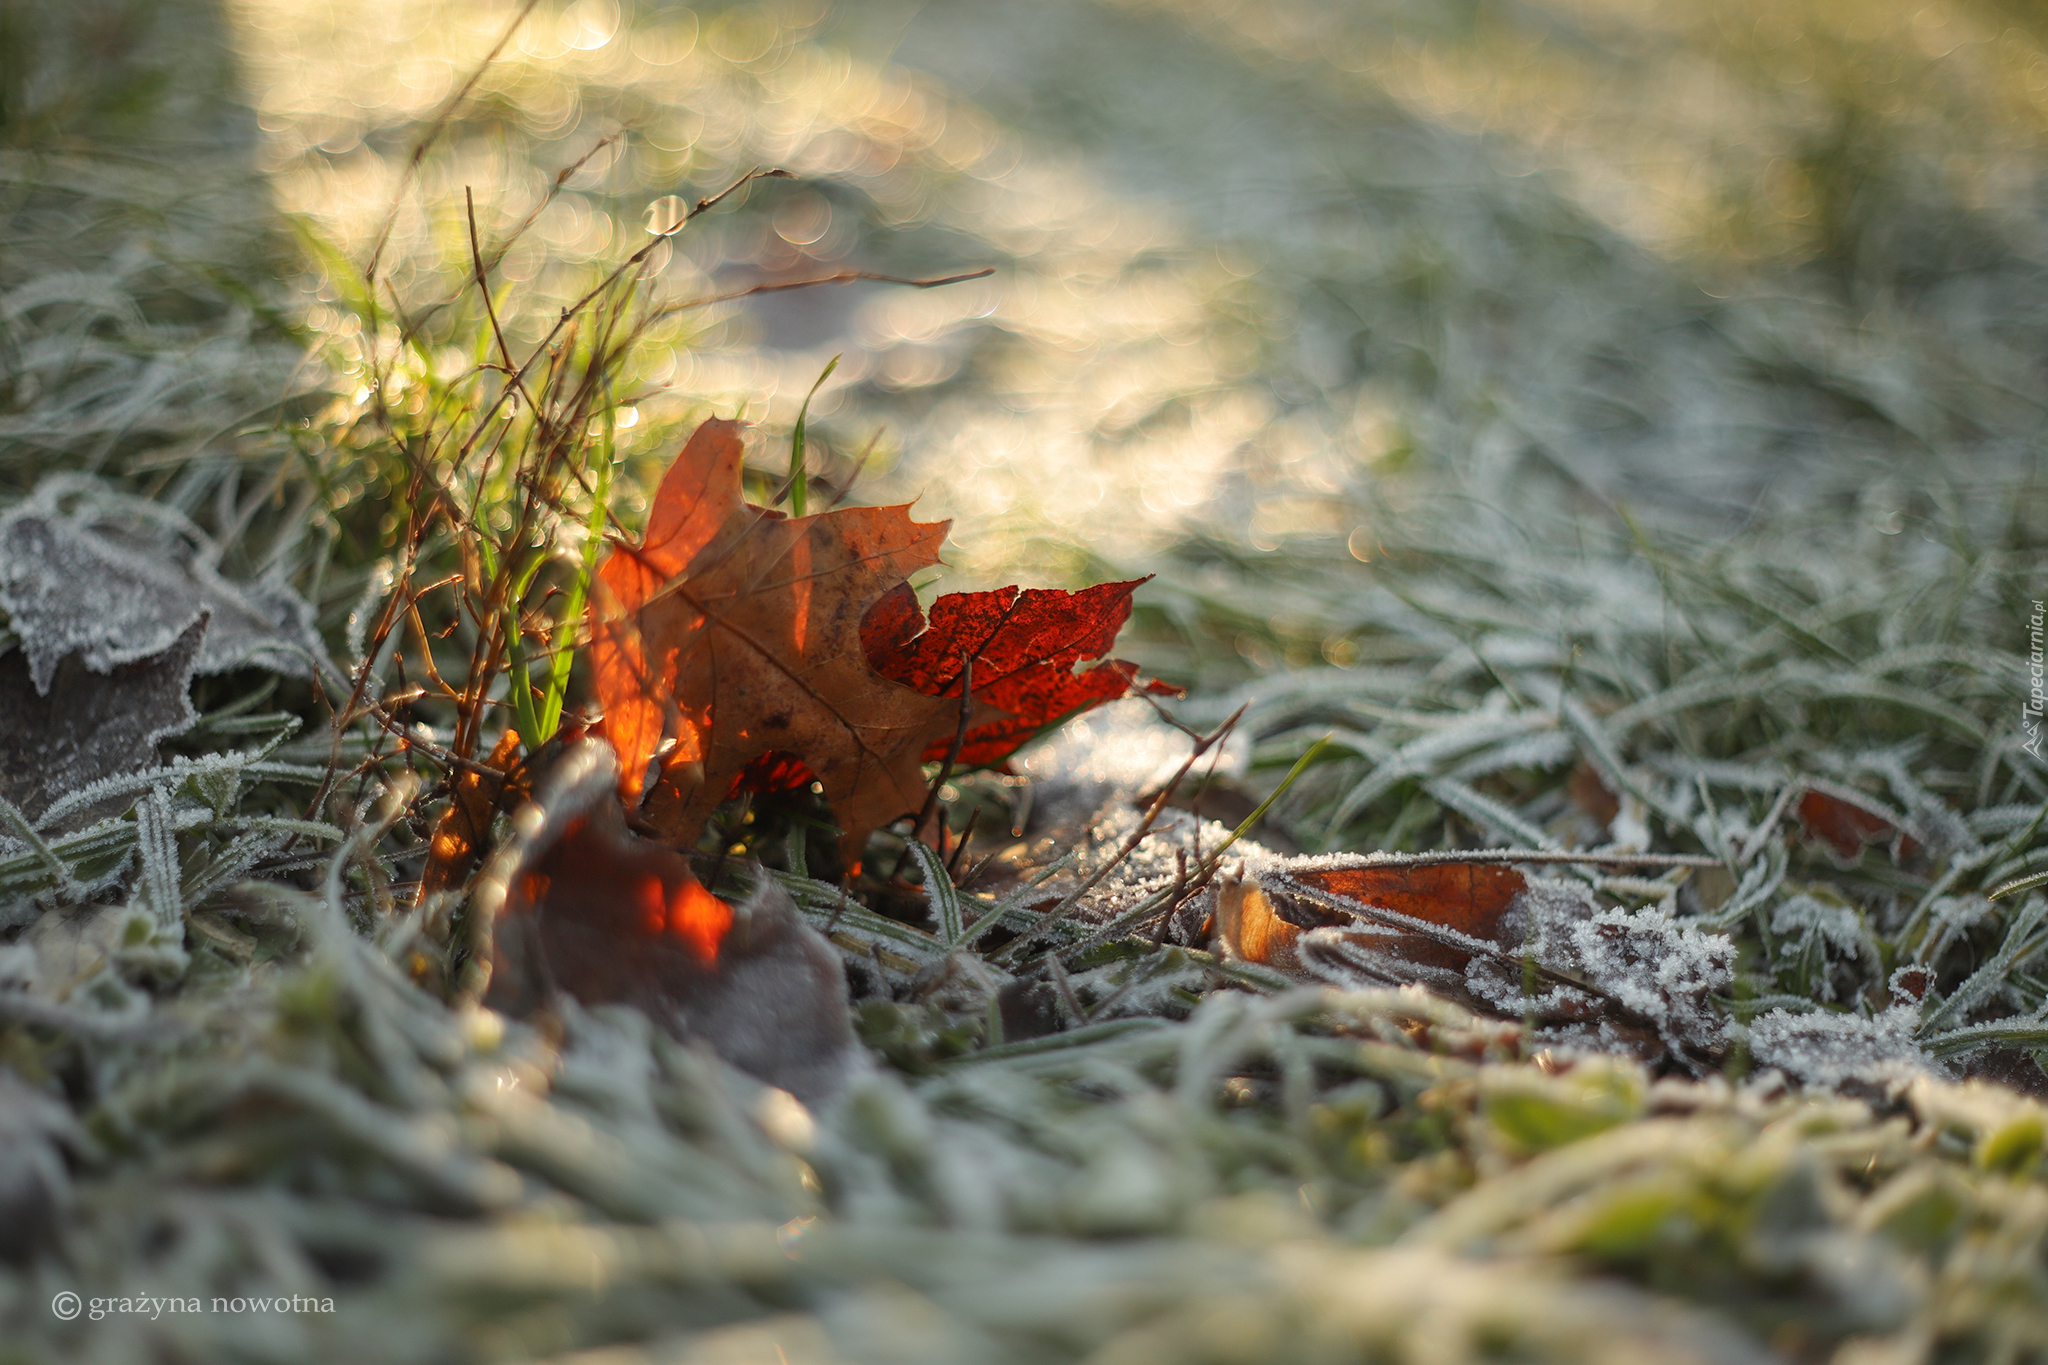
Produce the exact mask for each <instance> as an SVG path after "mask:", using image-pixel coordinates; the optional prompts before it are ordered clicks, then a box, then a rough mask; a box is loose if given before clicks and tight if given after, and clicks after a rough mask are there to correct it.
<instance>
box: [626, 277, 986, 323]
mask: <svg viewBox="0 0 2048 1365" xmlns="http://www.w3.org/2000/svg"><path fill="white" fill-rule="evenodd" d="M995 273H996V268H995V267H994V266H992V265H985V266H983V267H982V268H981V269H979V270H969V271H965V272H963V273H961V274H958V275H940V276H937V277H935V278H932V279H924V280H913V279H909V278H906V277H905V276H902V275H879V274H876V273H875V272H874V271H872V270H842V271H840V272H839V273H838V274H837V275H820V276H817V277H815V278H813V279H808V280H776V281H771V282H769V283H766V284H755V285H749V286H748V287H747V288H745V289H735V290H733V291H731V292H730V293H725V294H706V295H704V296H703V297H702V298H696V299H686V300H684V301H683V302H681V303H672V304H670V305H668V306H667V307H666V308H662V309H660V310H658V311H657V312H655V313H654V314H653V316H655V317H657V318H665V317H668V316H670V315H672V314H675V313H686V312H688V311H689V310H690V309H692V308H708V307H710V306H711V305H712V304H714V303H731V302H733V301H734V300H736V299H746V298H752V297H753V296H754V295H756V294H775V293H780V292H781V291H782V290H785V289H812V288H816V287H817V286H819V285H825V284H859V283H860V282H862V281H863V280H865V281H869V282H872V283H875V284H900V285H904V286H907V287H908V288H911V289H937V288H939V287H940V286H941V285H947V284H962V283H964V282H966V281H968V280H985V279H987V278H988V277H989V276H990V275H993V274H995Z"/></svg>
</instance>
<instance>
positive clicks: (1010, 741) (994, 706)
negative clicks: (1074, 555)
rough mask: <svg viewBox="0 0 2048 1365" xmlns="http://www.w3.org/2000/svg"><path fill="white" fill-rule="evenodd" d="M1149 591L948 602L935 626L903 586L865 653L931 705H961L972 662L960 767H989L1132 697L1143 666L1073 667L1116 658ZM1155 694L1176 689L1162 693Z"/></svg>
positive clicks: (1123, 588) (956, 596) (939, 744)
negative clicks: (1093, 710)
mask: <svg viewBox="0 0 2048 1365" xmlns="http://www.w3.org/2000/svg"><path fill="white" fill-rule="evenodd" d="M1147 581H1148V580H1147V579H1144V578H1134V579H1131V580H1130V581H1128V582H1124V583H1100V584H1097V585H1096V586H1095V587H1092V588H1083V589H1082V590H1081V591H1079V592H1065V591H1062V590H1060V589H1058V588H1021V589H1020V588H1014V587H1010V588H997V589H995V590H994V591H993V592H956V593H948V594H947V595H946V596H944V597H941V598H940V599H939V600H938V601H936V602H934V603H932V611H931V619H930V621H929V623H927V622H926V620H925V618H924V616H923V614H922V613H921V612H919V610H918V607H917V597H916V595H915V594H914V593H913V592H912V591H911V590H910V587H909V585H908V584H904V585H902V586H900V587H898V588H896V589H894V590H893V591H891V592H889V593H887V594H886V595H884V596H883V597H882V599H881V600H880V601H878V602H877V603H875V605H874V606H873V607H872V608H871V609H870V610H869V612H868V614H867V618H866V619H865V620H863V621H862V622H861V646H862V648H863V649H864V650H865V652H866V653H867V657H868V666H869V667H870V668H872V669H874V670H875V672H877V673H879V674H881V675H882V676H883V677H885V678H889V679H891V680H893V681H895V682H900V683H902V684H904V685H905V686H908V687H914V688H916V689H917V690H918V691H919V692H922V693H924V694H925V695H926V696H930V697H957V696H959V695H960V687H961V683H962V680H963V678H964V677H965V675H966V671H967V662H968V660H970V659H971V660H973V663H974V669H973V678H972V686H973V690H974V701H975V714H974V717H973V719H972V722H971V724H970V726H969V729H968V731H967V739H966V742H965V743H964V744H963V745H962V746H961V750H960V757H959V760H958V761H959V762H960V764H961V765H962V766H963V767H969V768H980V767H987V766H988V765H990V764H993V763H999V762H1001V761H1002V760H1003V759H1005V758H1007V757H1009V756H1010V755H1011V754H1012V753H1014V752H1016V751H1017V749H1018V748H1019V747H1021V746H1022V745H1023V744H1024V743H1025V741H1027V740H1029V739H1030V738H1031V737H1032V736H1033V735H1036V734H1037V733H1038V732H1039V731H1041V730H1043V729H1044V728H1045V727H1046V726H1048V725H1051V724H1053V723H1055V722H1057V721H1060V720H1063V719H1065V718H1066V717H1068V716H1071V715H1074V714H1076V713H1077V712H1081V711H1085V710H1087V709H1088V708H1090V707H1092V706H1098V705H1100V704H1101V703H1103V702H1106V701H1114V700H1116V699H1117V698H1118V697H1121V696H1124V695H1125V694H1127V693H1128V692H1129V691H1130V690H1131V684H1132V683H1133V682H1134V681H1135V680H1136V678H1137V674H1138V668H1137V665H1135V664H1129V663H1125V662H1123V661H1122V660H1120V659H1108V660H1105V661H1103V662H1101V663H1098V664H1096V665H1094V666H1093V667H1091V668H1087V669H1083V670H1082V671H1080V672H1078V673H1077V672H1075V671H1074V665H1075V664H1077V663H1079V662H1080V661H1081V660H1083V659H1101V658H1102V656H1103V655H1105V654H1107V653H1109V651H1110V648H1111V646H1113V645H1114V644H1115V643H1116V635H1117V631H1118V630H1120V629H1122V627H1123V624H1124V622H1125V621H1126V620H1128V619H1129V618H1130V614H1131V594H1132V593H1133V592H1134V591H1136V590H1137V588H1138V586H1139V585H1140V584H1141V583H1144V582H1147ZM1149 690H1152V691H1172V690H1173V689H1171V688H1165V687H1162V686H1161V685H1160V684H1157V683H1154V684H1150V685H1149ZM992 713H1000V714H992ZM951 748H952V740H951V739H950V738H948V739H943V740H938V741H935V742H933V743H932V744H931V745H930V746H929V747H927V748H926V749H925V751H924V759H925V761H926V762H928V763H932V762H940V761H943V760H944V759H945V757H946V754H947V752H948V751H949V750H950V749H951Z"/></svg>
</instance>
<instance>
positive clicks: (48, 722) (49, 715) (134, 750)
mask: <svg viewBox="0 0 2048 1365" xmlns="http://www.w3.org/2000/svg"><path fill="white" fill-rule="evenodd" d="M209 629H210V622H209V621H208V620H207V619H206V618H205V617H201V618H199V619H197V620H194V621H192V622H190V623H189V624H188V625H186V627H185V628H184V630H183V631H182V632H181V633H180V634H178V635H177V636H175V637H173V639H172V640H171V642H170V644H169V646H168V647H167V648H163V649H160V650H158V651H157V652H155V653H153V654H149V655H145V656H142V657H139V658H132V659H129V660H126V661H124V662H121V663H116V664H112V665H110V666H109V667H108V668H107V669H105V670H103V671H99V672H95V671H93V670H92V669H89V668H87V667H86V666H85V664H84V663H83V662H81V661H80V660H79V659H78V658H77V657H76V656H73V657H71V658H67V659H65V660H64V661H63V662H62V663H61V664H59V665H57V666H55V667H54V669H53V671H52V674H51V677H50V681H51V682H55V683H57V684H59V685H58V686H55V687H49V686H45V687H43V688H41V689H38V688H37V687H36V685H35V682H34V679H33V677H32V667H31V664H30V661H29V658H28V657H27V656H26V655H25V653H24V652H23V651H22V650H19V649H14V650H9V651H7V652H6V653H5V654H0V796H4V797H5V798H6V799H7V800H9V801H10V802H12V803H13V804H14V805H15V806H17V807H18V808H19V809H20V810H21V811H22V812H23V813H24V814H26V815H27V816H28V817H29V818H30V819H37V818H39V817H40V816H41V815H42V814H43V812H44V811H45V810H47V809H48V808H50V807H51V806H53V805H55V804H56V803H57V802H59V801H61V800H63V799H64V798H66V797H69V796H71V795H72V794H73V793H76V792H79V791H80V790H81V789H84V788H88V787H90V786H92V785H93V784H95V783H98V782H101V781H103V780H105V779H107V778H110V777H116V776H119V775H121V774H124V773H130V772H133V771H135V770H137V769H139V768H146V767H149V766H151V765H153V764H154V763H155V762H156V745H157V741H158V740H161V739H163V738H165V737H166V736H169V735H175V734H179V733H181V732H182V731H184V730H186V729H188V728H189V727H190V726H191V725H192V723H193V721H194V720H196V719H197V715H196V713H195V712H194V711H193V710H192V703H191V699H190V695H189V694H190V689H191V683H192V672H193V667H194V661H195V660H196V659H197V658H198V656H199V654H200V653H201V651H202V649H203V642H204V637H205V636H206V634H207V632H208V630H209ZM79 819H80V817H79V816H78V815H76V814H74V815H72V816H71V821H72V823H74V824H76V823H78V820H79Z"/></svg>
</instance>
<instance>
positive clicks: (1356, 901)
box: [1216, 863, 1528, 993]
mask: <svg viewBox="0 0 2048 1365" xmlns="http://www.w3.org/2000/svg"><path fill="white" fill-rule="evenodd" d="M1527 889H1528V882H1527V880H1526V879H1525V878H1524V877H1523V876H1522V874H1521V873H1520V872H1517V871H1516V870H1515V869H1514V868H1512V867H1508V866H1505V865H1502V864H1499V863H1427V864H1420V865H1416V864H1408V865H1402V864H1395V865H1391V866H1386V867H1370V866H1368V867H1349V868H1324V869H1315V870H1310V869H1298V868H1289V869H1287V870H1285V871H1282V872H1267V873H1264V874H1262V875H1261V876H1260V877H1259V878H1257V879H1251V878H1246V879H1241V880H1235V881H1232V882H1230V883H1228V884H1226V885H1225V886H1224V887H1223V889H1222V893H1221V894H1220V895H1219V897H1218V899H1217V909H1216V928H1217V932H1218V933H1219V934H1220V935H1221V936H1222V938H1223V941H1224V944H1225V946H1226V947H1227V948H1228V949H1229V951H1230V952H1231V953H1233V954H1235V955H1236V956H1238V957H1241V958H1244V959H1245V960H1247V961H1251V962H1262V963H1265V964H1267V965H1269V966H1273V967H1278V968H1280V969H1281V970H1283V971H1295V970H1299V969H1300V968H1301V962H1300V954H1301V951H1302V943H1301V939H1302V935H1303V933H1304V931H1307V930H1313V929H1329V930H1335V931H1339V932H1340V933H1341V935H1342V939H1343V946H1344V948H1345V957H1346V961H1347V962H1349V963H1351V964H1352V965H1353V966H1357V967H1360V968H1363V969H1365V970H1369V971H1371V972H1372V973H1373V974H1374V975H1379V976H1383V977H1384V978H1385V979H1387V980H1388V981H1390V982H1399V981H1415V980H1420V981H1424V982H1428V983H1431V984H1435V985H1439V986H1457V985H1458V984H1459V983H1462V981H1463V979H1464V974H1465V967H1466V965H1467V964H1468V963H1469V962H1470V961H1471V960H1472V955H1473V943H1474V941H1475V940H1476V941H1477V942H1478V943H1479V944H1491V945H1499V944H1500V939H1501V934H1500V929H1501V921H1502V919H1503V917H1504V916H1506V915H1507V913H1508V912H1509V911H1510V910H1511V909H1512V908H1513V906H1514V902H1515V898H1516V897H1517V896H1519V895H1521V894H1522V892H1523V891H1525V890H1527ZM1326 937H1327V936H1326ZM1460 993H1461V992H1460Z"/></svg>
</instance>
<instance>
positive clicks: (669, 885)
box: [485, 741, 853, 1104]
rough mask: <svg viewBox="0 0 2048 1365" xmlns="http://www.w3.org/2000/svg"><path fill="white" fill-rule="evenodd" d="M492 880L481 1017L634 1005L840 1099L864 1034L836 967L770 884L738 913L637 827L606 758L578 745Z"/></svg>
mask: <svg viewBox="0 0 2048 1365" xmlns="http://www.w3.org/2000/svg"><path fill="white" fill-rule="evenodd" d="M519 821H520V822H521V823H524V824H525V826H526V832H525V833H524V835H523V836H522V839H521V841H520V842H519V843H518V844H516V845H515V846H514V847H513V848H512V849H510V850H508V851H507V852H508V855H509V856H508V858H507V861H508V863H509V866H507V867H505V868H502V869H499V870H498V871H497V872H496V876H497V877H498V878H499V879H500V882H501V885H500V886H499V888H498V890H499V893H500V894H501V895H502V900H500V901H499V902H498V905H499V908H498V909H497V912H496V914H495V916H494V917H493V929H492V942H491V951H490V960H491V963H492V970H491V977H490V986H489V991H488V994H487V995H486V997H485V1003H486V1004H489V1005H490V1006H492V1007H493V1008H495V1009H500V1010H503V1011H505V1012H507V1013H511V1014H520V1015H523V1014H527V1013H530V1012H531V1011H532V1010H534V1009H535V1008H537V1007H539V1006H541V1005H544V1004H546V1003H547V999H548V996H549V995H550V993H551V992H554V991H561V992H564V993H566V994H568V995H570V996H572V997H574V998H575V999H576V1000H578V1001H580V1002H581V1003H583V1004H586V1005H599V1004H626V1005H632V1006H634V1007H635V1008H638V1009H639V1010H641V1011H642V1012H644V1013H645V1014H646V1015H647V1016H648V1017H649V1018H650V1019H652V1020H654V1021H655V1022H656V1023H657V1024H659V1025H660V1026H662V1027H663V1028H665V1029H667V1030H668V1031H670V1032H671V1033H673V1034H675V1035H676V1036H678V1037H682V1038H697V1039H702V1040H703V1041H704V1042H706V1043H708V1044H709V1045H710V1046H711V1048H712V1049H713V1050H714V1051H715V1052H717V1053H718V1054H719V1056H721V1057H723V1058H724V1059H725V1060H726V1061H728V1062H730V1063H732V1064H733V1065H734V1066H736V1067H738V1068H740V1069H741V1070H743V1071H746V1072H748V1073H749V1074H751V1075H753V1076H756V1077H758V1078H759V1079H761V1080H764V1081H767V1082H768V1083H769V1084H771V1085H778V1086H781V1087H782V1088H783V1089H785V1090H788V1091H790V1092H791V1093H792V1094H794V1095H796V1096H797V1097H798V1098H799V1099H801V1100H803V1101H805V1102H806V1103H811V1104H815V1103H817V1102H818V1101H820V1100H822V1099H825V1098H828V1097H829V1096H830V1095H831V1093H832V1092H833V1091H834V1090H835V1089H836V1088H837V1087H838V1085H839V1083H840V1081H841V1080H842V1079H843V1078H844V1075H845V1073H846V1068H847V1067H848V1066H849V1065H850V1058H851V1056H852V1049H853V1034H852V1029H851V1025H850V1024H849V1022H848V1014H847V996H846V980H845V974H844V970H843V968H842V967H841V966H840V961H839V956H838V954H837V953H836V952H835V951H834V950H833V949H832V947H831V945H830V944H828V943H826V942H825V940H824V939H823V938H822V937H820V936H819V935H818V934H817V933H816V932H815V931H814V930H812V929H811V928H810V927H809V926H808V925H806V924H804V923H803V921H802V919H801V917H800V916H799V914H798V912H797V910H796V907H795V905H794V903H793V902H791V901H790V899H789V897H788V895H787V894H786V893H784V892H783V891H782V890H781V888H780V887H779V886H778V885H777V884H776V883H774V882H773V881H772V880H770V879H766V878H764V879H763V881H762V885H761V887H760V888H758V889H757V890H756V892H755V894H754V895H753V896H751V897H750V898H748V899H747V900H746V901H745V902H744V903H742V904H741V905H739V906H737V907H735V906H733V905H729V904H728V903H726V902H725V901H723V900H721V899H719V898H718V897H716V896H714V895H712V894H711V892H709V891H708V890H706V889H705V888H704V886H703V885H702V883H700V882H699V881H698V880H697V877H696V875H695V874H694V873H693V872H692V871H691V869H690V863H689V860H688V859H687V858H685V857H684V856H683V855H682V854H681V853H679V852H677V851H676V850H674V849H671V848H667V847H664V846H663V845H661V844H658V843H655V842H653V841H652V840H648V839H642V838H639V837H637V836H635V835H633V834H632V833H630V832H629V831H628V830H627V829H626V827H625V821H624V819H623V816H622V815H621V812H620V806H619V800H618V795H617V769H616V767H615V766H614V764H613V763H612V761H611V756H610V753H609V751H608V750H607V749H605V748H604V746H602V745H600V744H598V743H596V742H594V741H591V742H585V743H583V744H580V745H577V746H575V747H574V748H572V749H571V750H570V752H569V753H568V754H567V755H566V756H565V757H564V758H563V759H562V761H561V763H560V765H559V766H558V768H557V770H556V772H555V774H554V776H553V777H552V778H551V779H550V781H549V782H548V784H547V787H546V789H545V790H544V791H543V793H542V794H541V796H540V797H539V798H538V799H537V801H536V802H535V804H534V805H531V806H529V807H527V808H526V810H525V811H523V812H522V814H521V816H520V817H519Z"/></svg>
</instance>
